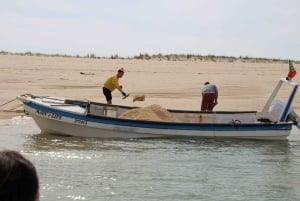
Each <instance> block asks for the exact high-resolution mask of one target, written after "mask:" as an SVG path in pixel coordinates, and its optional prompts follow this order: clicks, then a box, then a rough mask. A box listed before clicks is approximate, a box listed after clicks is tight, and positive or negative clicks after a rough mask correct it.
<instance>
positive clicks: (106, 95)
mask: <svg viewBox="0 0 300 201" xmlns="http://www.w3.org/2000/svg"><path fill="white" fill-rule="evenodd" d="M103 94H104V96H105V98H106V101H111V100H112V96H111V91H110V90H109V89H108V88H105V87H103Z"/></svg>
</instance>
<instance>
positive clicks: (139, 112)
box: [120, 104, 178, 122]
mask: <svg viewBox="0 0 300 201" xmlns="http://www.w3.org/2000/svg"><path fill="white" fill-rule="evenodd" d="M120 118H124V119H133V120H147V121H162V122H178V121H177V119H176V117H175V116H173V115H172V114H171V113H170V112H169V111H168V110H166V109H164V108H162V107H161V106H159V105H157V104H154V105H150V106H147V107H144V108H137V109H132V110H129V111H127V112H124V113H123V114H122V115H121V116H120Z"/></svg>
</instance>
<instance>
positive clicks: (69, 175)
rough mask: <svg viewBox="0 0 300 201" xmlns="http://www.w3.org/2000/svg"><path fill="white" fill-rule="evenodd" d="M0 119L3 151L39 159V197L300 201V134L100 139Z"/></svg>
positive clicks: (28, 121) (46, 200)
mask: <svg viewBox="0 0 300 201" xmlns="http://www.w3.org/2000/svg"><path fill="white" fill-rule="evenodd" d="M39 132H40V131H39V129H38V128H37V127H36V125H35V123H34V122H33V120H32V119H31V118H29V117H14V118H12V119H9V120H0V149H16V150H21V151H22V152H23V154H24V155H25V156H27V157H28V158H29V159H30V160H31V161H33V163H34V164H35V166H36V168H37V170H38V174H39V177H40V184H41V189H40V191H41V192H40V194H41V201H54V200H120V201H121V200H122V201H124V200H136V201H141V200H164V201H165V200H170V201H171V200H172V201H174V200H175V201H176V200H178V201H179V200H180V201H181V200H205V201H208V200H214V201H216V200H222V201H223V200H256V201H257V200H278V201H279V200H280V201H282V200H293V201H294V200H299V198H300V132H299V130H297V129H293V131H292V135H291V136H290V137H289V138H288V140H286V141H255V140H230V139H222V140H213V139H131V140H101V139H96V138H75V137H62V136H54V135H46V134H39Z"/></svg>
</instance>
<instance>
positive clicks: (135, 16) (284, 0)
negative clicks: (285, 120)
mask: <svg viewBox="0 0 300 201" xmlns="http://www.w3.org/2000/svg"><path fill="white" fill-rule="evenodd" d="M0 3H1V7H0V51H1V50H2V51H9V52H18V53H21V52H28V51H30V52H32V53H45V54H67V55H80V56H85V55H87V54H95V55H96V56H112V55H116V54H117V55H118V56H121V57H132V56H137V55H139V54H146V53H147V54H149V55H152V54H159V53H161V54H197V55H217V56H234V57H239V56H243V57H246V56H247V57H259V58H273V59H274V58H276V59H292V60H300V1H299V0H0Z"/></svg>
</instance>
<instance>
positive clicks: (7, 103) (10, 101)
mask: <svg viewBox="0 0 300 201" xmlns="http://www.w3.org/2000/svg"><path fill="white" fill-rule="evenodd" d="M16 99H17V98H14V99H12V100H10V101H7V102H6V103H3V104H2V105H0V107H2V106H4V105H7V104H8V103H11V102H13V101H15V100H16Z"/></svg>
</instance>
